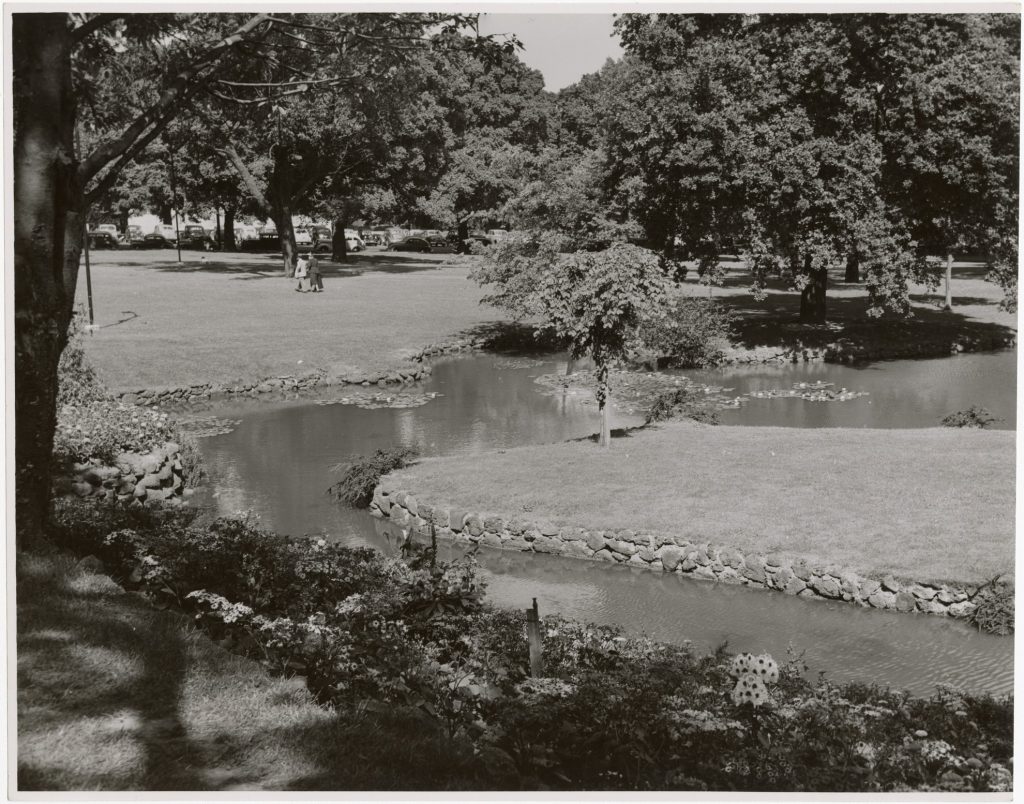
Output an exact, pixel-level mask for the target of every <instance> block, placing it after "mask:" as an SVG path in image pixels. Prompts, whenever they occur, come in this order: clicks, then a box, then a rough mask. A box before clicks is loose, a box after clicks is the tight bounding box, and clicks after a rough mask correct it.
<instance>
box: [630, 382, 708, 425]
mask: <svg viewBox="0 0 1024 804" xmlns="http://www.w3.org/2000/svg"><path fill="white" fill-rule="evenodd" d="M679 417H682V418H686V419H693V421H695V422H700V423H702V424H718V423H719V418H718V411H717V410H716V409H715V408H714V406H713V405H711V404H710V403H709V402H708V401H707V397H706V395H705V394H703V393H701V392H699V391H694V390H692V389H690V388H674V389H672V390H671V391H665V392H664V393H662V394H658V396H657V397H655V399H654V401H653V402H652V403H651V406H650V407H649V408H648V409H647V417H646V423H647V424H650V423H651V422H661V421H666V420H668V419H675V418H679Z"/></svg>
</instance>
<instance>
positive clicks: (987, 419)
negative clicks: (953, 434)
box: [942, 405, 1002, 430]
mask: <svg viewBox="0 0 1024 804" xmlns="http://www.w3.org/2000/svg"><path fill="white" fill-rule="evenodd" d="M1001 421H1002V419H1000V418H999V417H998V416H993V415H992V413H991V412H990V411H989V410H988V409H987V408H983V407H981V406H979V405H971V406H970V407H969V408H967V409H966V410H958V411H956V412H955V413H950V414H949V415H948V416H946V417H944V418H943V419H942V426H943V427H977V428H980V429H982V430H986V429H988V427H989V425H991V424H992V423H993V422H1001Z"/></svg>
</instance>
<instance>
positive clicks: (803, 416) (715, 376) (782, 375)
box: [673, 350, 1017, 430]
mask: <svg viewBox="0 0 1024 804" xmlns="http://www.w3.org/2000/svg"><path fill="white" fill-rule="evenodd" d="M673 373H678V374H682V375H684V376H686V377H687V378H688V379H690V380H693V381H694V382H699V383H704V384H708V385H716V386H717V385H721V386H725V387H726V388H731V389H733V390H732V391H731V392H729V395H731V396H742V395H744V394H750V393H764V392H768V391H773V390H774V391H778V390H787V391H788V390H792V388H793V386H794V384H796V383H807V384H812V383H830V390H833V391H836V392H839V391H842V390H843V389H846V390H847V391H852V392H855V393H863V394H865V396H859V397H857V398H855V399H849V400H846V401H842V402H809V401H805V400H803V399H794V398H774V399H771V398H769V399H765V398H760V399H759V398H750V399H747V400H746V401H744V402H743V403H742V404H741V406H740V407H738V408H735V409H730V410H724V411H722V412H721V414H720V416H721V422H722V424H738V425H748V426H761V427H763V426H769V425H770V426H774V427H874V428H909V427H938V426H939V422H940V421H941V420H942V418H943V417H944V416H946V415H947V414H950V413H954V412H956V411H958V410H966V409H967V408H969V407H971V406H972V405H979V406H981V407H984V408H986V409H987V410H988V411H989V412H990V413H992V415H994V416H996V417H998V418H999V419H1000V421H997V422H994V423H993V424H992V427H993V429H1005V430H1014V429H1016V426H1017V352H1016V351H1015V350H1007V351H1003V352H995V353H977V354H962V355H956V356H952V357H940V358H933V359H930V360H887V361H881V362H877V363H869V364H865V365H863V366H846V365H839V364H833V363H787V364H782V365H772V366H733V367H729V368H722V369H709V370H704V371H679V372H673Z"/></svg>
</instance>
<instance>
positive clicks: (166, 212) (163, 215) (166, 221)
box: [156, 203, 174, 226]
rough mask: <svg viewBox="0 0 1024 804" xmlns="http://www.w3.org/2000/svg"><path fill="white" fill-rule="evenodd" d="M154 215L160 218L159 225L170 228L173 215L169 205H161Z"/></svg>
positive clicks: (172, 209)
mask: <svg viewBox="0 0 1024 804" xmlns="http://www.w3.org/2000/svg"><path fill="white" fill-rule="evenodd" d="M156 214H157V215H158V216H159V218H160V223H162V224H163V225H164V226H170V225H171V216H172V215H173V214H174V208H173V207H172V206H171V204H170V203H165V204H161V205H160V207H159V208H158V209H157V213H156Z"/></svg>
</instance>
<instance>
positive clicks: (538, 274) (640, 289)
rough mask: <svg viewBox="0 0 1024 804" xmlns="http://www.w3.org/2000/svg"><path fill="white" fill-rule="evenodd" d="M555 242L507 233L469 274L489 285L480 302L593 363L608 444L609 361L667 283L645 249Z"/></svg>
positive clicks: (629, 341)
mask: <svg viewBox="0 0 1024 804" xmlns="http://www.w3.org/2000/svg"><path fill="white" fill-rule="evenodd" d="M559 241H560V238H559V236H558V235H557V234H555V233H547V234H543V235H540V236H527V235H520V236H513V237H510V238H509V239H508V240H507V241H505V242H503V243H499V244H498V245H497V246H496V247H495V248H494V250H493V251H492V252H491V253H490V254H488V256H487V257H486V258H485V260H484V261H483V264H482V266H481V267H480V268H478V269H477V271H476V272H475V274H474V278H475V279H476V280H477V281H478V282H480V283H481V284H483V285H488V284H490V285H494V286H495V288H496V291H495V293H493V294H491V295H489V296H487V297H486V298H485V299H484V300H483V301H484V302H485V303H487V304H493V305H495V306H498V307H502V308H504V309H506V310H508V311H509V312H510V313H512V314H513V315H514V316H516V317H518V318H524V317H535V318H536V319H537V323H536V325H535V326H536V329H537V331H538V332H549V333H551V334H552V335H554V336H555V337H556V338H559V339H564V340H567V341H568V342H569V352H570V356H571V357H572V358H573V359H579V358H581V357H590V358H591V359H592V360H593V361H594V366H595V369H596V373H597V404H598V409H599V410H600V413H601V431H600V435H599V439H598V444H599V445H601V446H603V447H608V446H610V444H611V432H610V429H609V424H608V402H609V400H610V399H611V387H610V383H609V371H610V369H611V366H612V363H613V362H614V361H616V360H620V359H623V358H625V357H626V356H627V355H628V354H629V352H630V350H631V349H632V348H633V347H634V345H635V340H636V337H637V330H638V328H639V327H640V325H641V323H642V322H643V320H644V319H645V317H648V316H650V315H652V312H653V311H654V310H656V309H657V308H659V307H660V306H662V305H664V303H665V302H666V301H667V299H668V294H669V289H670V287H671V283H670V281H669V279H668V278H667V277H666V275H665V273H664V271H662V269H661V266H660V264H659V261H658V257H657V255H655V254H654V253H652V252H651V251H648V250H647V249H643V248H640V247H639V246H634V245H630V244H627V243H613V244H612V245H611V246H610V247H609V248H607V249H605V250H603V251H576V252H572V253H568V254H565V253H561V252H560V251H559V250H558V246H559Z"/></svg>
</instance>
